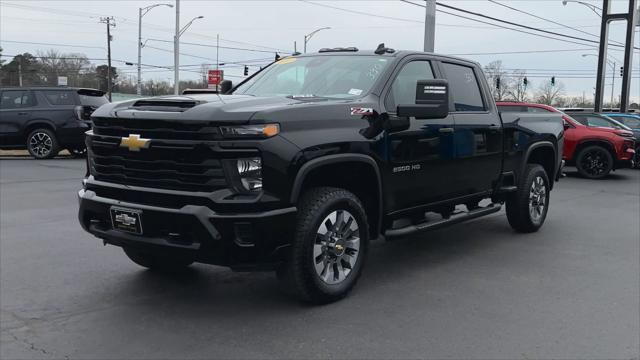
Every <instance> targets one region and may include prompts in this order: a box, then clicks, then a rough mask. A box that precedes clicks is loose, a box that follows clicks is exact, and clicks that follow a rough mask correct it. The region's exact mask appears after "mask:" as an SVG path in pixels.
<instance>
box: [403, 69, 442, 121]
mask: <svg viewBox="0 0 640 360" xmlns="http://www.w3.org/2000/svg"><path fill="white" fill-rule="evenodd" d="M415 99H416V100H415V103H414V104H399V105H398V109H397V114H398V116H400V117H415V118H416V119H442V118H445V117H447V116H448V115H449V84H448V82H447V80H444V79H435V80H418V82H417V84H416V98H415Z"/></svg>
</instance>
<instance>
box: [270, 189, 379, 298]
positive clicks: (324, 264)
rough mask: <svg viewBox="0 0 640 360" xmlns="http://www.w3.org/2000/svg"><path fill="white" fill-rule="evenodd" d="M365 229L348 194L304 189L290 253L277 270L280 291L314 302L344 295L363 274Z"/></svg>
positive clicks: (361, 211) (355, 201)
mask: <svg viewBox="0 0 640 360" xmlns="http://www.w3.org/2000/svg"><path fill="white" fill-rule="evenodd" d="M368 229H369V224H368V222H367V215H366V213H365V210H364V207H363V206H362V203H361V202H360V200H358V198H357V197H356V196H355V195H353V194H352V193H351V192H349V191H347V190H344V189H338V188H330V187H320V188H314V189H311V190H309V191H307V192H306V193H305V194H304V195H303V197H302V199H301V201H300V207H299V212H298V219H297V223H296V230H295V233H294V239H293V241H292V245H291V252H290V254H289V257H288V258H287V259H286V261H285V264H284V265H283V266H282V267H281V268H280V269H278V272H277V274H278V278H279V279H280V281H281V285H282V287H283V290H285V292H288V293H291V294H293V295H294V296H296V297H297V298H298V299H300V300H302V301H305V302H311V303H314V304H326V303H330V302H333V301H336V300H339V299H341V298H343V297H345V296H346V295H347V294H348V293H349V292H350V291H351V290H352V289H353V287H354V286H355V284H356V282H357V281H358V278H359V277H360V274H361V273H362V269H363V267H364V263H365V260H366V256H367V250H368V245H369V230H368Z"/></svg>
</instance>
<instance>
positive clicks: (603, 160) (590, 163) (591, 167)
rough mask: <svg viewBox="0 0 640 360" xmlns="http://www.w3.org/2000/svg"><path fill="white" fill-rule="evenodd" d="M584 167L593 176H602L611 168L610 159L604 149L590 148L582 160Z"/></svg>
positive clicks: (581, 163)
mask: <svg viewBox="0 0 640 360" xmlns="http://www.w3.org/2000/svg"><path fill="white" fill-rule="evenodd" d="M580 165H582V169H584V171H585V172H586V173H587V174H589V175H591V176H600V175H603V174H604V173H606V172H607V169H608V168H609V160H608V159H607V156H606V155H605V154H604V153H603V150H600V149H593V150H590V151H589V152H588V153H586V154H585V155H584V156H583V157H582V161H581V162H580Z"/></svg>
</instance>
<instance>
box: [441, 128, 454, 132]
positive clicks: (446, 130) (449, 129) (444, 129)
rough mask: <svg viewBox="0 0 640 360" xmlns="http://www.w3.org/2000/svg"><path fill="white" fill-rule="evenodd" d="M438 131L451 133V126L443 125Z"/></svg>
mask: <svg viewBox="0 0 640 360" xmlns="http://www.w3.org/2000/svg"><path fill="white" fill-rule="evenodd" d="M438 131H439V132H441V133H452V132H453V128H450V127H445V128H440V129H438Z"/></svg>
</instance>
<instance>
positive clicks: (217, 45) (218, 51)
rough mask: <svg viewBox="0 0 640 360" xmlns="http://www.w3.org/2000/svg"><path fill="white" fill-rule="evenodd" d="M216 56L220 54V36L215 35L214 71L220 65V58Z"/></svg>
mask: <svg viewBox="0 0 640 360" xmlns="http://www.w3.org/2000/svg"><path fill="white" fill-rule="evenodd" d="M218 54H220V34H216V70H218V68H219V65H220V58H219V56H218Z"/></svg>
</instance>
